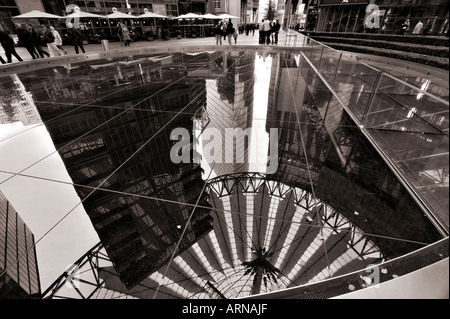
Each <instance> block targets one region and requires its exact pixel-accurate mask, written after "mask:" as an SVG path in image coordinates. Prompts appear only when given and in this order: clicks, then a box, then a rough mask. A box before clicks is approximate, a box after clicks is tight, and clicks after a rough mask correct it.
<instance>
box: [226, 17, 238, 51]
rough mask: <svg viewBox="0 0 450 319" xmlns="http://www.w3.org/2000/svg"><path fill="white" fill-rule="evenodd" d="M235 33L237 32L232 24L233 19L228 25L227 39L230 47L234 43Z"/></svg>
mask: <svg viewBox="0 0 450 319" xmlns="http://www.w3.org/2000/svg"><path fill="white" fill-rule="evenodd" d="M235 32H236V30H235V29H234V27H233V22H231V19H230V21H228V24H227V38H228V44H229V45H232V44H233V42H232V41H233V35H234V33H235Z"/></svg>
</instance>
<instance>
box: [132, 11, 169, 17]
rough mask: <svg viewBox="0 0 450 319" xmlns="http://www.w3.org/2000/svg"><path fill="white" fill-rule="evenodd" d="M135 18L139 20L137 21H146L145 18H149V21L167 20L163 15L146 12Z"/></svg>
mask: <svg viewBox="0 0 450 319" xmlns="http://www.w3.org/2000/svg"><path fill="white" fill-rule="evenodd" d="M137 18H139V19H146V18H150V19H152V18H156V19H158V18H160V19H166V18H168V16H165V15H162V14H158V13H153V12H146V13H144V14H141V15H139V16H137Z"/></svg>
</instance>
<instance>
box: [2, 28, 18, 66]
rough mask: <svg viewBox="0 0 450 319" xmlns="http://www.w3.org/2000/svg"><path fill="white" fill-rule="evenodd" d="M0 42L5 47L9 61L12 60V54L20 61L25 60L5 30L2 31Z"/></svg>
mask: <svg viewBox="0 0 450 319" xmlns="http://www.w3.org/2000/svg"><path fill="white" fill-rule="evenodd" d="M0 42H1V44H2V47H3V49H5V55H6V59H7V60H8V63H11V62H12V56H14V57H15V58H16V59H17V60H19V61H23V60H22V58H21V57H20V56H19V55H18V54H17V52H16V48H15V47H14V40H13V39H12V38H11V37H10V36H9V34H8V33H6V32H5V31H0ZM3 61H4V60H3ZM2 63H3V62H2Z"/></svg>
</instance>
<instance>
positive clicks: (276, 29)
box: [273, 20, 281, 44]
mask: <svg viewBox="0 0 450 319" xmlns="http://www.w3.org/2000/svg"><path fill="white" fill-rule="evenodd" d="M280 29H281V24H280V23H279V22H278V20H277V21H275V25H274V26H273V35H274V43H275V44H278V34H279V33H280Z"/></svg>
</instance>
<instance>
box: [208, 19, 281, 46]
mask: <svg viewBox="0 0 450 319" xmlns="http://www.w3.org/2000/svg"><path fill="white" fill-rule="evenodd" d="M280 29H281V25H280V23H279V22H278V20H276V21H269V20H267V19H266V20H262V21H261V23H259V24H255V23H249V24H238V26H237V28H234V26H233V22H232V21H231V20H229V21H228V22H226V21H219V22H218V23H217V24H216V26H215V27H214V35H215V37H216V45H222V38H223V40H224V41H226V40H227V39H228V44H229V45H232V44H233V40H234V43H235V44H236V43H237V40H238V37H239V34H244V33H245V34H246V35H247V36H248V35H250V34H252V36H254V35H255V30H258V31H259V44H278V34H279V32H280Z"/></svg>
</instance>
